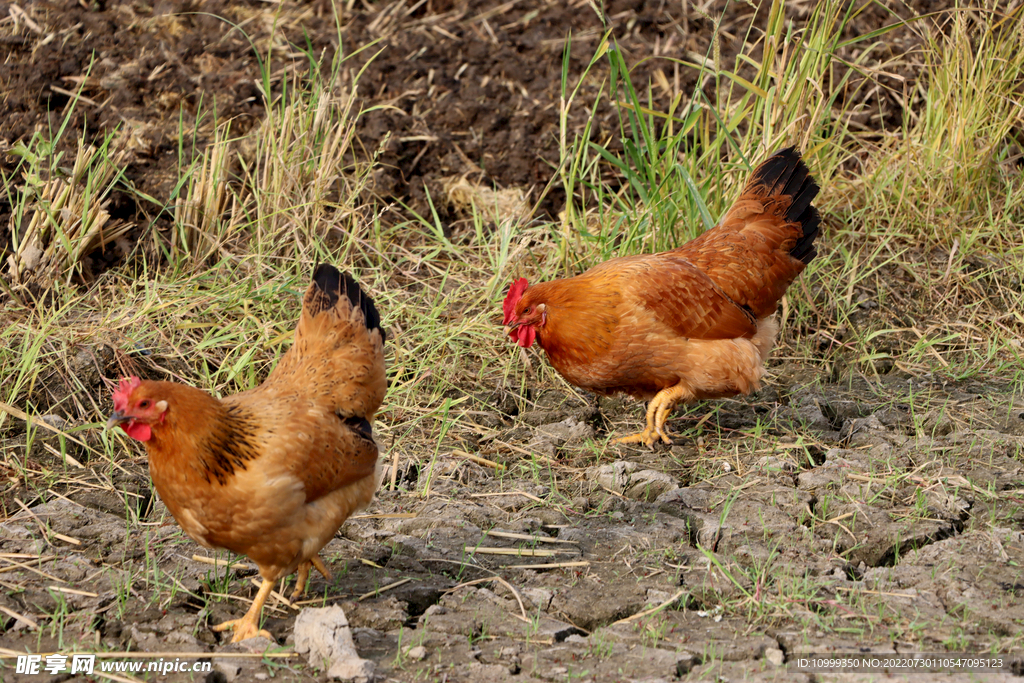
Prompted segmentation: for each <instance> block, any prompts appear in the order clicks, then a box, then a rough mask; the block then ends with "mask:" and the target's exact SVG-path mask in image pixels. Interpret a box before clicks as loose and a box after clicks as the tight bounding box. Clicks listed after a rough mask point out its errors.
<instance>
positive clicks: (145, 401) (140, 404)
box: [139, 398, 149, 410]
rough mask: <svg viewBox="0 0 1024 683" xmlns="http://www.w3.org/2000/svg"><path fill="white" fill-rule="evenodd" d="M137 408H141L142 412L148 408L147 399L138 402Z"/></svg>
mask: <svg viewBox="0 0 1024 683" xmlns="http://www.w3.org/2000/svg"><path fill="white" fill-rule="evenodd" d="M139 407H140V408H142V409H143V410H145V409H146V408H148V407H149V399H148V398H147V399H143V400H141V401H139Z"/></svg>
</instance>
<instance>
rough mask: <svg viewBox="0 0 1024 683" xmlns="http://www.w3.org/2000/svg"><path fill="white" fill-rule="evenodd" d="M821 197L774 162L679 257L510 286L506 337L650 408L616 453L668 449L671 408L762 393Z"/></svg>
mask: <svg viewBox="0 0 1024 683" xmlns="http://www.w3.org/2000/svg"><path fill="white" fill-rule="evenodd" d="M817 193H818V186H817V185H816V184H815V183H814V180H813V179H812V178H811V176H810V174H809V173H808V170H807V167H806V166H805V165H804V163H803V162H802V161H801V160H800V155H799V154H798V153H797V152H796V151H795V150H794V149H793V148H787V149H783V150H780V151H778V152H776V153H775V154H773V155H772V156H770V157H769V158H768V159H767V160H765V161H764V162H763V163H762V164H761V165H760V166H758V167H757V168H756V169H755V170H754V172H753V174H752V175H751V177H750V180H749V181H748V183H747V185H746V187H745V188H744V189H743V192H742V193H741V194H740V196H739V198H738V199H737V200H736V202H735V203H734V204H733V206H732V208H730V209H729V211H728V212H727V213H726V214H725V216H723V217H722V220H721V222H720V223H719V224H718V225H717V226H715V227H714V228H712V229H710V230H708V231H707V232H705V233H704V234H702V235H700V236H699V237H697V238H696V239H694V240H691V241H690V242H688V243H686V244H684V245H683V246H681V247H679V248H677V249H673V250H671V251H666V252H662V253H659V254H641V255H637V256H625V257H621V258H615V259H611V260H609V261H606V262H604V263H602V264H600V265H597V266H595V267H593V268H591V269H590V270H588V271H587V272H585V273H583V274H582V275H578V276H576V277H572V278H566V279H562V280H553V281H551V282H542V283H539V284H536V285H533V286H532V287H530V286H528V285H527V283H526V280H525V279H520V280H517V281H516V282H514V283H513V284H512V286H511V287H510V288H509V292H508V296H507V297H506V298H505V304H504V312H505V325H507V326H508V327H507V329H508V331H509V336H511V337H512V339H513V340H515V341H516V342H517V343H518V344H519V345H520V346H524V347H528V346H530V345H532V344H533V342H534V340H535V339H536V341H537V342H538V343H539V344H540V345H541V347H542V348H543V349H544V350H545V351H546V352H547V355H548V359H549V360H550V361H551V365H553V366H554V368H555V369H556V370H558V372H559V373H561V374H562V376H563V377H565V379H566V380H568V381H569V382H570V383H572V384H574V385H576V386H579V387H583V388H585V389H590V390H592V391H595V392H597V393H600V394H611V393H615V392H624V393H627V394H630V395H632V396H635V397H637V398H643V399H652V400H651V403H650V405H649V406H648V409H647V428H646V429H645V430H644V431H643V432H641V433H640V434H636V435H633V436H630V437H625V438H623V439H620V440H619V441H622V442H636V441H641V442H643V443H645V444H647V445H651V444H653V443H654V442H655V441H656V440H657V439H658V438H660V439H662V440H663V441H665V442H666V443H671V440H670V439H669V437H668V435H667V434H666V433H665V430H664V425H665V420H666V419H667V418H668V414H669V413H670V412H671V411H672V409H673V408H674V407H675V406H676V405H677V404H678V403H680V402H688V401H694V400H697V399H703V398H721V397H725V396H732V395H735V394H747V393H750V392H751V391H753V390H755V389H757V388H758V386H759V383H760V380H761V377H762V376H763V375H764V361H765V359H767V357H768V354H769V352H770V351H771V348H772V345H773V344H774V342H775V335H776V332H777V331H778V325H777V324H776V322H775V320H774V317H773V314H774V313H775V309H776V307H777V305H778V302H779V300H780V299H781V298H782V295H783V294H784V293H785V292H786V288H787V287H789V285H790V283H791V282H793V279H794V278H795V277H796V276H797V275H798V274H799V273H800V272H801V271H802V270H803V269H804V268H805V267H806V266H807V264H808V263H809V262H810V261H811V259H812V258H814V256H815V250H814V238H815V237H817V235H818V224H819V220H820V219H819V217H818V211H817V209H815V208H814V207H813V206H811V201H812V200H813V199H814V197H815V195H816V194H817Z"/></svg>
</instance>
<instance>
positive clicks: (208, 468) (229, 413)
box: [146, 384, 259, 486]
mask: <svg viewBox="0 0 1024 683" xmlns="http://www.w3.org/2000/svg"><path fill="white" fill-rule="evenodd" d="M172 387H173V388H172V389H171V394H172V395H171V397H170V400H169V401H168V403H169V408H168V411H167V420H166V423H165V424H164V425H162V427H161V428H159V429H155V430H153V438H152V440H150V441H148V442H147V443H146V446H147V448H148V450H149V460H150V468H156V469H167V468H187V469H189V470H192V471H196V472H198V474H199V475H200V476H201V477H202V478H203V479H204V480H205V481H206V482H207V483H213V482H214V481H216V482H217V483H218V484H220V485H222V486H223V485H224V484H226V483H227V481H228V479H229V478H230V477H231V476H232V475H233V474H234V473H235V472H236V471H237V470H239V469H243V470H244V469H246V466H247V465H246V463H247V462H248V461H250V460H252V459H254V458H255V457H257V455H259V451H258V449H257V447H256V434H255V432H256V431H257V428H258V424H257V422H256V420H255V419H254V418H253V416H252V414H251V412H250V411H249V410H248V409H247V407H246V405H245V404H244V403H243V402H241V401H238V400H235V399H236V397H230V398H229V400H227V401H222V400H220V399H218V398H216V397H214V396H211V395H210V394H208V393H206V392H205V391H202V390H200V389H196V388H194V387H188V386H185V385H180V384H175V385H172Z"/></svg>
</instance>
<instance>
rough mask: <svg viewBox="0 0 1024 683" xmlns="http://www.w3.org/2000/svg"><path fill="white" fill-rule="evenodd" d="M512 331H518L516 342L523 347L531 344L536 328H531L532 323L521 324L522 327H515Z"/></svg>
mask: <svg viewBox="0 0 1024 683" xmlns="http://www.w3.org/2000/svg"><path fill="white" fill-rule="evenodd" d="M514 331H516V332H518V333H519V339H517V340H516V343H517V344H519V345H520V346H522V347H523V348H524V349H528V348H530V347H531V346H533V340H534V339H536V338H537V330H535V329H533V325H523V326H522V327H517V328H516V329H515V330H514Z"/></svg>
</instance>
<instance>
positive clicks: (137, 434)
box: [121, 420, 153, 441]
mask: <svg viewBox="0 0 1024 683" xmlns="http://www.w3.org/2000/svg"><path fill="white" fill-rule="evenodd" d="M121 429H123V430H124V432H125V434H127V435H128V436H130V437H132V438H133V439H135V440H136V441H149V440H150V439H152V438H153V430H152V429H151V428H150V426H149V425H148V424H146V423H145V422H136V421H135V420H131V421H129V422H128V423H127V424H122V425H121Z"/></svg>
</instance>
